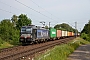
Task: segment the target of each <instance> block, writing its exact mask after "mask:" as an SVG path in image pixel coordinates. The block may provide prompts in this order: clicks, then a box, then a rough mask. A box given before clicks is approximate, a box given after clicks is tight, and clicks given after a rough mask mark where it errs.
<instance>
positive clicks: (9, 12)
mask: <svg viewBox="0 0 90 60" xmlns="http://www.w3.org/2000/svg"><path fill="white" fill-rule="evenodd" d="M0 10H2V11H4V12H8V13H11V14H15V13H13V12H11V11H8V10H4V9H1V8H0Z"/></svg>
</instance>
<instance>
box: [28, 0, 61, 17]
mask: <svg viewBox="0 0 90 60" xmlns="http://www.w3.org/2000/svg"><path fill="white" fill-rule="evenodd" d="M30 1H31V2H33V3H34V4H35V5H37V6H38V7H40V8H41V9H43V10H45V11H46V12H47V13H48V14H50V15H52V16H54V17H56V18H57V19H60V18H58V17H57V16H55V15H53V14H52V13H50V12H48V11H47V10H46V9H44V8H42V7H41V6H39V5H38V4H37V3H36V2H34V1H32V0H30Z"/></svg>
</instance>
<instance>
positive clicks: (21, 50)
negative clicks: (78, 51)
mask: <svg viewBox="0 0 90 60" xmlns="http://www.w3.org/2000/svg"><path fill="white" fill-rule="evenodd" d="M72 39H74V37H71V38H66V39H61V40H55V41H50V42H46V43H41V44H35V45H29V46H17V47H14V48H8V49H4V50H1V51H0V60H20V58H22V57H27V56H30V55H33V54H35V53H36V52H40V51H43V50H45V49H48V48H50V47H53V46H55V45H59V44H62V43H67V42H68V41H69V40H72Z"/></svg>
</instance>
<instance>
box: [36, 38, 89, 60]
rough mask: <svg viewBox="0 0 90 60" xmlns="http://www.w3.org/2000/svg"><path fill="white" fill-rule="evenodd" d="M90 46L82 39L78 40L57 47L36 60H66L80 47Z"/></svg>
mask: <svg viewBox="0 0 90 60" xmlns="http://www.w3.org/2000/svg"><path fill="white" fill-rule="evenodd" d="M82 44H90V42H88V41H85V40H83V39H81V38H76V39H74V40H73V41H71V42H70V43H68V44H62V45H58V46H55V47H54V48H53V49H52V50H50V51H47V52H46V53H45V54H42V55H40V56H39V57H37V58H35V59H36V60H66V59H67V57H68V56H69V54H71V53H72V52H73V51H74V50H75V49H76V48H77V47H78V46H79V45H82Z"/></svg>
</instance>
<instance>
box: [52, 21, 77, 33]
mask: <svg viewBox="0 0 90 60" xmlns="http://www.w3.org/2000/svg"><path fill="white" fill-rule="evenodd" d="M54 28H55V29H60V30H66V31H72V32H75V29H73V28H72V27H71V26H69V25H68V24H66V23H62V24H57V25H55V26H54Z"/></svg>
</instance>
